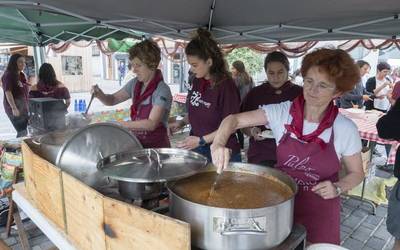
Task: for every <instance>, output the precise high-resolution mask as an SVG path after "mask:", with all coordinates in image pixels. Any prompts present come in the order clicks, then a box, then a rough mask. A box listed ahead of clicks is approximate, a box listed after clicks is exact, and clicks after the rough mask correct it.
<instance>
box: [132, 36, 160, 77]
mask: <svg viewBox="0 0 400 250" xmlns="http://www.w3.org/2000/svg"><path fill="white" fill-rule="evenodd" d="M135 57H137V58H138V59H139V60H140V61H142V62H143V63H144V64H146V65H147V67H149V68H150V69H153V70H155V69H157V67H158V65H159V64H160V61H161V49H160V47H158V45H157V43H156V42H154V41H152V40H150V39H146V40H144V41H141V42H140V43H137V44H135V45H133V46H132V47H131V48H130V49H129V60H131V61H132V60H133V59H134V58H135Z"/></svg>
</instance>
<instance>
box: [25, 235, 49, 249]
mask: <svg viewBox="0 0 400 250" xmlns="http://www.w3.org/2000/svg"><path fill="white" fill-rule="evenodd" d="M47 240H48V239H47V237H46V235H44V234H42V235H40V236H38V237H35V238H32V239H30V240H29V243H30V244H31V245H32V246H35V245H40V244H41V243H43V242H44V241H47Z"/></svg>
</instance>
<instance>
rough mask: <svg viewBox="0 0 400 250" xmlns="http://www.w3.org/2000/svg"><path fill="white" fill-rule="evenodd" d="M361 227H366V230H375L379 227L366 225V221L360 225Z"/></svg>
mask: <svg viewBox="0 0 400 250" xmlns="http://www.w3.org/2000/svg"><path fill="white" fill-rule="evenodd" d="M360 227H365V228H369V229H375V228H377V227H378V225H373V224H369V223H366V222H365V221H364V222H363V223H362V224H361V225H360Z"/></svg>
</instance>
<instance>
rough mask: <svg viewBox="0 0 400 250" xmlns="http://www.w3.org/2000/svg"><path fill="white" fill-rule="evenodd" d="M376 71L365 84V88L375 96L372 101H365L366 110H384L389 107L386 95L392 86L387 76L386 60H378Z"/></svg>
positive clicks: (387, 66)
mask: <svg viewBox="0 0 400 250" xmlns="http://www.w3.org/2000/svg"><path fill="white" fill-rule="evenodd" d="M377 71H378V73H377V74H376V76H375V77H371V78H369V79H368V80H367V82H366V84H365V85H366V90H367V91H368V92H371V93H373V94H374V96H375V98H374V100H373V101H367V102H366V103H365V107H366V109H367V110H370V109H376V110H379V111H382V112H386V111H387V110H388V109H389V107H390V103H389V99H388V97H387V95H388V93H389V92H390V89H391V87H392V83H391V82H390V81H389V80H388V78H387V76H388V74H389V73H390V65H389V64H388V63H386V62H380V63H378V65H377Z"/></svg>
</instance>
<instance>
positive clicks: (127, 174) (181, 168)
mask: <svg viewBox="0 0 400 250" xmlns="http://www.w3.org/2000/svg"><path fill="white" fill-rule="evenodd" d="M206 164H207V158H206V157H204V156H202V155H201V154H198V153H195V152H192V151H189V150H184V149H175V148H158V149H152V148H148V149H141V150H136V151H127V152H122V153H116V154H113V155H110V156H108V157H106V158H104V159H103V160H101V161H100V162H99V163H98V166H97V167H98V168H99V169H100V171H101V172H102V173H103V174H104V175H105V176H108V177H110V178H112V179H116V180H120V181H127V182H142V183H145V182H165V181H171V180H177V179H180V178H184V177H188V176H191V175H193V174H195V173H197V172H199V171H200V170H202V169H203V168H204V167H205V166H206Z"/></svg>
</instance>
